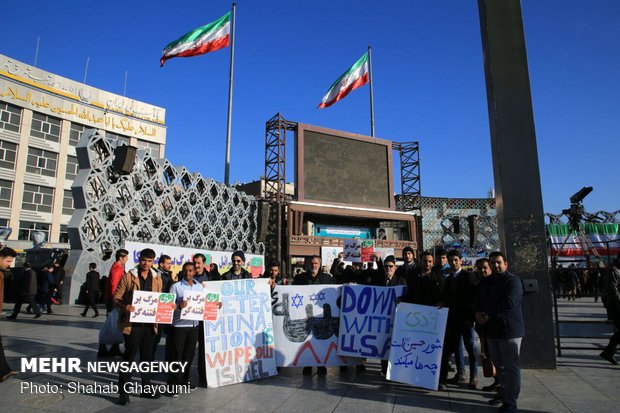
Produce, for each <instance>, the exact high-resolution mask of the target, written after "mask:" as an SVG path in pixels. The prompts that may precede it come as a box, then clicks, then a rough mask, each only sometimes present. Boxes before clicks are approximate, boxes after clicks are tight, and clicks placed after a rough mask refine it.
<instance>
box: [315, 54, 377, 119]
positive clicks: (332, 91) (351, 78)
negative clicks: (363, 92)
mask: <svg viewBox="0 0 620 413" xmlns="http://www.w3.org/2000/svg"><path fill="white" fill-rule="evenodd" d="M368 80H369V77H368V52H366V53H364V54H363V55H362V57H360V58H359V60H358V61H357V62H355V63H354V64H353V66H351V67H350V68H349V69H347V71H346V72H344V73H343V74H342V76H340V77H339V78H338V80H336V81H335V82H334V84H333V85H331V87H330V88H329V90H328V91H327V94H326V95H325V96H323V100H322V101H321V104H319V109H323V108H326V107H329V106H331V105H333V104H334V103H336V102H338V101H339V100H340V99H342V98H344V97H345V96H346V95H348V94H349V92H351V91H352V90H353V89H357V88H358V87H361V86H364V85H365V84H366V83H368Z"/></svg>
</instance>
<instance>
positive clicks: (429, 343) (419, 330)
mask: <svg viewBox="0 0 620 413" xmlns="http://www.w3.org/2000/svg"><path fill="white" fill-rule="evenodd" d="M447 319H448V309H447V308H441V309H439V308H437V307H432V306H426V305H418V304H407V303H400V304H398V306H397V307H396V316H395V320H394V330H393V334H392V348H391V349H390V358H389V363H388V370H387V379H388V380H393V381H398V382H401V383H407V384H413V385H414V386H418V387H423V388H425V389H431V390H437V387H438V385H439V370H440V369H441V354H442V352H443V339H444V335H445V332H446V321H447Z"/></svg>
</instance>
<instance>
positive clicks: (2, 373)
mask: <svg viewBox="0 0 620 413" xmlns="http://www.w3.org/2000/svg"><path fill="white" fill-rule="evenodd" d="M16 256H17V253H16V252H15V250H13V249H11V248H8V247H4V248H2V249H0V316H1V315H2V306H3V305H4V273H5V272H7V271H8V270H9V268H10V267H11V264H13V260H14V259H15V257H16ZM15 374H17V372H16V371H13V370H11V367H10V366H9V362H8V361H7V360H6V356H5V355H4V346H3V345H2V334H0V383H2V382H4V381H6V380H7V379H8V378H10V377H11V376H14V375H15Z"/></svg>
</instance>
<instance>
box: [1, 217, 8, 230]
mask: <svg viewBox="0 0 620 413" xmlns="http://www.w3.org/2000/svg"><path fill="white" fill-rule="evenodd" d="M8 227H9V220H8V219H6V218H0V228H8Z"/></svg>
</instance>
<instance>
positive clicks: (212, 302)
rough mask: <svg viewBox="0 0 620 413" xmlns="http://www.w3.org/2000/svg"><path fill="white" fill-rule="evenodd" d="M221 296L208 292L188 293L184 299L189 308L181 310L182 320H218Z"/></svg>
mask: <svg viewBox="0 0 620 413" xmlns="http://www.w3.org/2000/svg"><path fill="white" fill-rule="evenodd" d="M219 297H220V296H219V294H217V293H209V292H206V291H187V292H186V293H185V296H184V297H183V298H184V300H185V301H187V307H185V308H183V309H182V310H181V316H180V318H181V319H182V320H195V321H203V320H216V319H217V310H218V307H219Z"/></svg>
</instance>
